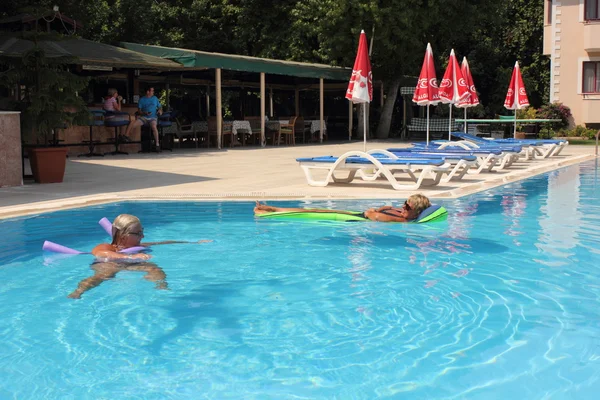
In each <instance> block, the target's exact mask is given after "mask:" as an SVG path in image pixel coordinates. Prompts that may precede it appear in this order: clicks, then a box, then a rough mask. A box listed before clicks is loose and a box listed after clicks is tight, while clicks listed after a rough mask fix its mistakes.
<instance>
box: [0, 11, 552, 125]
mask: <svg viewBox="0 0 600 400" xmlns="http://www.w3.org/2000/svg"><path fill="white" fill-rule="evenodd" d="M4 3H5V4H4V13H5V14H15V13H16V12H17V11H18V10H19V9H20V8H23V7H31V6H36V7H37V8H38V9H40V8H43V7H47V8H48V9H50V8H51V7H52V5H53V4H57V5H58V6H59V7H60V10H61V12H63V13H64V14H66V15H68V16H70V17H72V18H74V19H76V20H78V21H81V22H82V23H83V25H84V28H83V31H82V32H79V34H80V35H82V36H83V37H86V38H88V39H93V40H98V41H103V42H108V43H113V44H117V43H118V42H120V41H130V42H138V43H144V44H158V45H165V46H176V47H182V48H190V49H199V50H206V51H215V52H225V53H236V54H244V55H251V56H258V57H269V58H280V59H288V60H296V61H305V62H318V63H324V64H330V65H342V66H352V65H353V62H354V57H355V52H356V47H357V44H358V37H359V33H360V30H361V29H364V30H365V31H366V33H367V36H368V38H369V40H370V39H371V37H372V36H373V32H374V36H373V49H372V56H371V61H372V64H373V69H374V78H375V79H376V80H383V81H384V82H385V86H386V87H395V86H394V84H395V83H399V82H401V83H402V85H414V84H415V82H416V76H417V75H418V74H419V71H420V67H421V63H422V60H423V55H424V51H425V46H426V44H427V42H430V43H431V44H432V47H433V49H434V55H435V56H436V67H437V73H438V76H439V77H441V75H442V74H443V69H444V67H445V66H446V63H447V57H448V54H449V53H450V49H452V48H454V49H455V51H456V53H457V56H458V57H459V61H460V59H462V56H467V58H468V59H469V63H470V66H471V71H472V73H473V75H474V80H475V85H476V86H477V89H478V91H479V92H480V99H481V101H482V103H483V105H484V113H485V114H486V115H488V116H493V115H494V114H498V113H503V112H505V110H504V109H503V106H502V104H503V101H504V97H505V94H506V89H507V87H508V83H509V80H510V74H511V72H512V68H513V65H514V62H515V61H516V60H519V61H520V63H521V69H522V72H523V76H524V79H525V84H526V87H527V90H528V94H529V98H530V101H531V103H532V105H533V106H536V107H539V106H541V105H542V104H543V103H544V102H547V100H548V95H547V93H548V86H549V61H548V59H547V57H545V56H543V55H542V42H543V6H544V2H543V0H507V1H497V0H278V1H270V0H170V1H165V0H93V1H92V0H38V1H33V0H4ZM396 86H397V85H396ZM390 99H391V97H390Z"/></svg>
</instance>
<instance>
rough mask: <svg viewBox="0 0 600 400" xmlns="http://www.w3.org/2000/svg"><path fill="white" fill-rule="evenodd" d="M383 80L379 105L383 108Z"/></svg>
mask: <svg viewBox="0 0 600 400" xmlns="http://www.w3.org/2000/svg"><path fill="white" fill-rule="evenodd" d="M383 94H384V93H383V82H381V104H380V105H381V107H382V108H383V102H384V101H385V97H384V95H383Z"/></svg>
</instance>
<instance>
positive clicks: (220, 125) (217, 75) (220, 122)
mask: <svg viewBox="0 0 600 400" xmlns="http://www.w3.org/2000/svg"><path fill="white" fill-rule="evenodd" d="M215 82H216V84H215V86H216V92H217V148H219V149H221V147H222V140H223V111H222V104H221V68H217V69H216V71H215Z"/></svg>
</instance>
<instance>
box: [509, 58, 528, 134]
mask: <svg viewBox="0 0 600 400" xmlns="http://www.w3.org/2000/svg"><path fill="white" fill-rule="evenodd" d="M504 107H505V108H506V109H508V110H515V128H514V131H513V136H516V135H517V110H521V109H523V108H527V107H529V99H528V98H527V92H526V91H525V84H524V83H523V77H522V76H521V70H520V69H519V62H518V61H517V62H515V69H513V73H512V77H511V78H510V85H509V86H508V92H507V93H506V99H505V100H504Z"/></svg>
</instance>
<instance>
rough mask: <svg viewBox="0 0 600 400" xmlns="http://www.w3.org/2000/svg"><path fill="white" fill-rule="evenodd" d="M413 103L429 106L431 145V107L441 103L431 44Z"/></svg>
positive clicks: (428, 45)
mask: <svg viewBox="0 0 600 400" xmlns="http://www.w3.org/2000/svg"><path fill="white" fill-rule="evenodd" d="M413 101H414V102H415V103H417V104H418V105H420V106H427V144H429V106H430V105H435V104H437V103H439V102H440V96H439V94H438V85H437V77H436V74H435V65H434V64H433V51H432V50H431V44H429V43H427V50H426V51H425V58H424V59H423V66H422V67H421V74H420V75H419V81H418V82H417V87H416V88H415V93H414V94H413Z"/></svg>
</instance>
